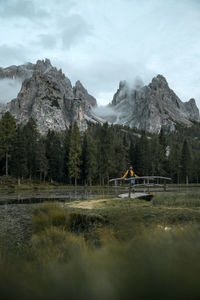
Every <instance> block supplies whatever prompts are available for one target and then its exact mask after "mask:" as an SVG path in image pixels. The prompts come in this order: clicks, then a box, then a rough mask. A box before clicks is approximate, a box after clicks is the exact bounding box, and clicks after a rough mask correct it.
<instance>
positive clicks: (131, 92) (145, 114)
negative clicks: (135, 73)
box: [112, 75, 199, 132]
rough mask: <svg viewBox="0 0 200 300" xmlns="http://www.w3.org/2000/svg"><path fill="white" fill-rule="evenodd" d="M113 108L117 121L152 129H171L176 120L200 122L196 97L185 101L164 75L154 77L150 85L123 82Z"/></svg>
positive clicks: (180, 121)
mask: <svg viewBox="0 0 200 300" xmlns="http://www.w3.org/2000/svg"><path fill="white" fill-rule="evenodd" d="M112 108H113V109H114V112H115V115H116V119H115V123H118V124H122V125H128V126H130V127H136V128H138V129H143V130H147V131H149V132H159V131H160V129H161V127H162V126H164V127H165V128H166V129H168V130H170V131H172V130H174V129H175V124H177V123H179V124H182V125H186V126H191V125H192V121H197V122H199V110H198V108H197V106H196V103H195V100H194V99H191V100H190V101H188V102H185V103H183V102H182V101H181V100H180V99H179V98H178V96H177V95H176V94H175V93H174V92H173V91H172V90H171V89H170V88H169V86H168V83H167V81H166V79H165V78H164V77H163V76H162V75H158V76H157V77H155V78H153V80H152V82H151V83H150V84H149V85H148V86H143V87H139V88H138V87H137V88H134V89H130V88H129V87H128V85H127V83H126V82H120V85H119V89H118V90H117V92H116V94H115V95H114V97H113V101H112Z"/></svg>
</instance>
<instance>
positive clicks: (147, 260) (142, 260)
mask: <svg viewBox="0 0 200 300" xmlns="http://www.w3.org/2000/svg"><path fill="white" fill-rule="evenodd" d="M123 204H125V203H123ZM116 205H117V203H116ZM151 205H152V204H148V205H146V204H145V202H141V205H138V206H137V210H136V208H135V207H134V203H132V206H131V204H130V205H129V210H127V208H126V207H124V208H123V209H120V207H118V208H117V207H115V209H111V210H108V209H104V210H103V211H102V212H101V214H100V212H99V214H97V212H96V213H95V214H94V213H93V212H92V213H91V214H88V213H86V212H85V211H83V212H81V211H78V212H77V211H73V210H72V211H69V210H65V209H64V208H62V207H61V206H60V205H58V204H52V205H51V204H44V205H41V206H38V207H37V208H36V210H35V211H34V216H33V225H34V232H33V235H32V237H31V240H30V241H29V242H28V244H27V245H26V247H24V249H23V251H22V252H21V253H15V251H11V254H10V255H9V253H5V252H2V253H1V255H0V290H1V299H27V300H29V299H31V300H33V299H34V300H35V299H37V300H42V299H49V300H58V299H63V300H64V299H80V300H82V299H84V300H86V299H94V300H96V299H97V300H100V299H105V300H121V299H145V300H146V299H148V300H150V299H159V300H165V299H167V300H168V299H170V300H172V299H181V300H185V299H187V300H188V299H198V298H199V293H200V286H199V274H200V225H199V222H197V220H195V222H189V223H188V222H187V223H186V222H179V223H173V222H170V216H168V223H162V217H163V215H162V216H161V217H160V218H158V219H157V222H155V219H156V218H157V217H158V216H159V211H160V208H159V207H157V206H156V207H154V206H153V205H152V206H151ZM148 210H149V215H150V216H149V215H148ZM172 210H173V209H172ZM176 210H177V209H176ZM167 211H171V209H168V208H167ZM188 212H189V213H188V215H187V218H190V217H191V216H192V215H191V214H190V210H189V211H188ZM180 215H181V213H180ZM152 219H153V222H150V221H151V220H152ZM190 221H191V219H190ZM145 222H147V223H145ZM125 233H126V234H125ZM124 234H125V236H124ZM94 238H98V240H99V243H98V244H96V243H93V244H91V240H93V239H94ZM8 255H9V256H8ZM8 258H9V259H8Z"/></svg>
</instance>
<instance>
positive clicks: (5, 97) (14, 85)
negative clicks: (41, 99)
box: [0, 78, 22, 104]
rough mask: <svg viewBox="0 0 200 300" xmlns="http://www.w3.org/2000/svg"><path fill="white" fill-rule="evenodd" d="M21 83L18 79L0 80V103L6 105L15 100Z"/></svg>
mask: <svg viewBox="0 0 200 300" xmlns="http://www.w3.org/2000/svg"><path fill="white" fill-rule="evenodd" d="M21 85H22V81H21V80H19V79H10V78H6V79H1V80H0V103H3V104H4V103H7V102H9V101H11V100H12V99H14V98H16V97H17V95H18V93H19V91H20V89H21Z"/></svg>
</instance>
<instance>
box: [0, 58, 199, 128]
mask: <svg viewBox="0 0 200 300" xmlns="http://www.w3.org/2000/svg"><path fill="white" fill-rule="evenodd" d="M3 79H9V80H11V81H12V80H13V81H15V79H16V80H19V81H20V84H21V83H22V86H21V90H20V91H19V93H18V95H17V97H16V98H15V99H13V100H12V101H10V102H9V103H7V104H1V103H0V115H2V114H3V113H4V112H5V111H10V113H12V115H13V116H14V117H15V118H16V120H17V122H18V123H26V122H27V121H28V120H29V118H30V117H32V118H33V119H35V121H36V122H37V125H38V129H39V131H40V132H41V133H46V132H47V131H48V130H49V129H50V130H56V131H61V130H65V128H66V127H69V126H70V125H71V124H74V123H75V122H76V123H77V125H78V126H79V128H80V130H85V129H86V128H87V122H88V121H91V122H95V123H96V122H98V123H103V122H105V121H108V122H110V123H114V124H121V125H127V126H130V127H136V128H138V129H143V130H146V131H149V132H159V131H160V129H161V127H162V126H164V127H165V128H167V129H168V130H170V131H172V130H174V129H175V125H176V124H177V123H179V124H182V125H186V126H191V125H192V121H197V122H199V121H200V119H199V110H198V108H197V106H196V103H195V100H194V99H190V100H189V101H188V102H185V103H183V102H182V101H181V100H180V99H179V98H178V96H177V95H176V94H175V93H174V92H173V91H172V90H171V89H170V88H169V86H168V83H167V81H166V79H165V78H164V77H163V76H162V75H158V76H157V77H155V78H153V79H152V82H151V83H150V84H149V85H148V86H144V85H143V84H142V83H141V82H137V84H136V85H135V87H134V88H130V87H129V86H128V84H127V82H126V81H121V82H120V84H119V89H118V90H117V92H116V93H115V95H114V97H113V100H112V103H111V104H110V105H109V106H108V111H109V114H106V115H105V114H103V115H102V116H101V114H99V115H98V114H97V111H96V107H97V102H96V99H95V98H94V97H93V96H91V95H90V94H89V93H88V92H87V90H86V89H85V88H84V86H83V85H82V84H81V82H80V81H77V82H76V84H75V86H74V87H73V86H72V84H71V82H70V80H69V79H68V78H67V77H66V76H65V75H64V74H63V73H62V71H61V70H57V69H56V68H54V67H53V66H52V65H51V62H50V60H48V59H45V60H38V61H37V62H36V64H32V63H27V64H25V65H21V66H11V67H8V68H0V80H3ZM14 97H15V96H14Z"/></svg>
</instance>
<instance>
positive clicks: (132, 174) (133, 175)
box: [122, 169, 138, 178]
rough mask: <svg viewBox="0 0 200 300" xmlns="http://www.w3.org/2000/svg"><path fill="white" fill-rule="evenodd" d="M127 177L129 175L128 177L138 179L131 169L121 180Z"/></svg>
mask: <svg viewBox="0 0 200 300" xmlns="http://www.w3.org/2000/svg"><path fill="white" fill-rule="evenodd" d="M128 175H129V177H138V176H137V175H136V174H135V173H134V172H133V170H132V169H131V170H130V169H128V170H127V171H126V173H125V174H124V176H123V177H122V178H126V177H127V176H128Z"/></svg>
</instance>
